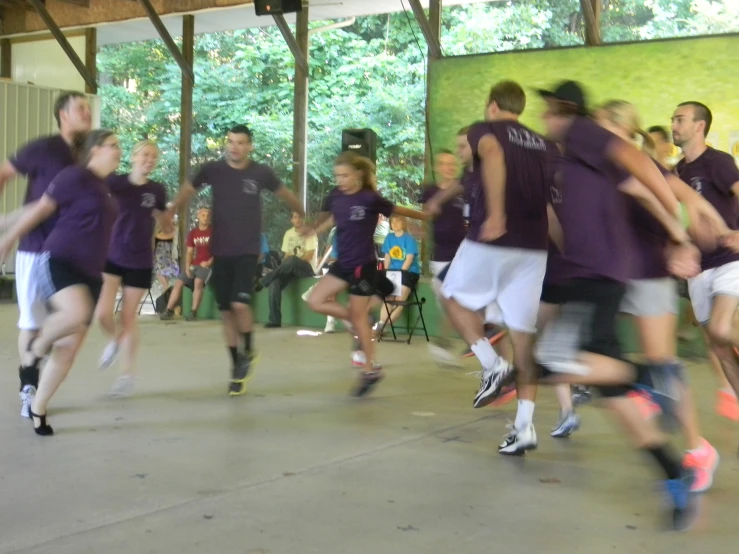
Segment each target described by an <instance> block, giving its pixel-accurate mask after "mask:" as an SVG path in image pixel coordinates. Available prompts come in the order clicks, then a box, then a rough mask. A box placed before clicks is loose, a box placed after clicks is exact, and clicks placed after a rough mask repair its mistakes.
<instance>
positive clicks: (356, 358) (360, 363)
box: [352, 350, 382, 371]
mask: <svg viewBox="0 0 739 554" xmlns="http://www.w3.org/2000/svg"><path fill="white" fill-rule="evenodd" d="M366 363H367V356H366V355H365V353H364V352H362V351H361V350H356V351H355V352H353V353H352V367H364V364H366ZM372 369H373V370H375V371H379V370H380V369H382V364H381V363H380V362H378V361H374V362H372Z"/></svg>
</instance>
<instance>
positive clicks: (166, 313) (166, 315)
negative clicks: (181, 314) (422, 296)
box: [159, 310, 174, 321]
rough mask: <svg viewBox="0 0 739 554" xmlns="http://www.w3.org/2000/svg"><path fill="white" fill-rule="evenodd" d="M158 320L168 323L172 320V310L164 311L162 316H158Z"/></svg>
mask: <svg viewBox="0 0 739 554" xmlns="http://www.w3.org/2000/svg"><path fill="white" fill-rule="evenodd" d="M159 319H161V320H162V321H169V320H170V319H174V312H173V311H172V310H165V311H164V313H162V315H160V316H159Z"/></svg>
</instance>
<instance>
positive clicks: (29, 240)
mask: <svg viewBox="0 0 739 554" xmlns="http://www.w3.org/2000/svg"><path fill="white" fill-rule="evenodd" d="M54 117H55V118H56V122H57V124H58V125H59V134H58V135H52V136H49V137H42V138H39V139H36V140H33V141H31V142H29V143H28V144H26V145H25V146H23V147H22V148H21V149H20V150H18V151H17V152H16V153H15V154H14V155H12V156H11V157H10V159H9V160H8V161H7V162H5V165H3V167H2V169H0V192H2V190H3V189H4V188H5V185H6V184H7V183H8V181H10V180H11V179H13V178H14V177H16V176H20V175H23V176H25V177H27V178H28V186H27V188H26V195H25V199H24V205H28V204H30V203H31V202H35V201H37V200H38V199H40V198H41V197H42V196H43V194H44V192H45V191H46V189H47V187H48V186H49V183H50V182H51V180H52V179H53V178H54V177H55V176H56V175H57V173H59V172H60V171H61V170H62V169H64V168H66V167H68V166H70V165H73V164H74V159H73V157H72V150H71V148H70V145H71V143H72V138H73V136H74V135H75V134H76V133H79V132H82V131H89V130H90V128H91V127H92V112H91V111H90V104H89V102H88V101H87V97H86V96H85V95H84V94H82V93H81V92H74V91H71V92H62V93H61V94H60V95H59V96H58V97H57V99H56V103H55V104H54ZM55 221H56V217H52V218H51V219H49V220H47V221H45V222H44V223H42V224H41V225H39V226H38V227H37V228H36V229H35V230H34V231H32V232H31V233H29V234H28V235H26V236H25V237H23V239H21V241H20V244H19V245H18V252H17V253H16V256H15V284H16V288H17V293H18V294H17V295H18V309H19V311H20V318H19V319H18V329H19V330H20V333H19V336H18V353H19V355H20V359H21V365H20V368H19V375H20V398H21V405H22V407H21V415H22V416H23V417H29V407H30V405H31V402H32V401H33V397H34V396H35V394H36V389H37V388H38V376H39V369H38V367H36V366H35V365H34V363H33V356H32V355H31V354H30V352H29V349H28V345H29V344H30V342H31V341H32V340H33V339H34V338H35V337H36V336H37V335H38V331H39V329H40V328H41V324H42V323H43V321H44V319H45V318H46V315H47V312H46V307H45V305H44V301H43V299H42V296H41V291H40V290H39V284H38V281H37V280H36V279H35V278H34V277H33V275H34V267H35V265H36V263H37V262H38V260H39V257H40V254H41V247H42V246H43V244H44V241H45V240H46V238H47V237H48V236H49V233H50V232H51V230H52V229H53V228H54V222H55Z"/></svg>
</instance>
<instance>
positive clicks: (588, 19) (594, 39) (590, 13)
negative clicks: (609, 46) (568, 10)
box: [580, 0, 601, 46]
mask: <svg viewBox="0 0 739 554" xmlns="http://www.w3.org/2000/svg"><path fill="white" fill-rule="evenodd" d="M580 7H581V8H582V14H583V17H584V19H585V45H586V46H598V45H600V44H601V37H600V12H601V5H600V0H580Z"/></svg>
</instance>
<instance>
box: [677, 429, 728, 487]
mask: <svg viewBox="0 0 739 554" xmlns="http://www.w3.org/2000/svg"><path fill="white" fill-rule="evenodd" d="M720 460H721V459H720V457H719V455H718V451H717V450H716V449H715V448H714V447H713V446H711V444H710V443H709V442H708V441H707V440H706V439H703V438H701V445H700V446H699V447H698V448H696V449H695V450H689V451H688V452H686V453H685V458H683V466H684V467H686V468H688V469H690V470H692V471H693V484H692V486H691V487H690V491H691V492H706V491H707V490H708V489H710V488H711V485H713V475H714V474H715V473H716V468H717V467H718V464H719V461H720Z"/></svg>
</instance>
